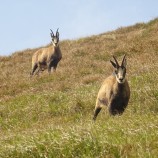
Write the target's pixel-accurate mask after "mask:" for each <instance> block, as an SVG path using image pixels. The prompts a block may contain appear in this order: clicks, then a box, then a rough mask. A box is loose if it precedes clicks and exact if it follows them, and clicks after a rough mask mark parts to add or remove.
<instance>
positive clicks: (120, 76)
mask: <svg viewBox="0 0 158 158" xmlns="http://www.w3.org/2000/svg"><path fill="white" fill-rule="evenodd" d="M113 58H114V60H115V62H113V61H111V60H110V62H111V64H112V65H113V67H114V68H115V72H114V73H115V75H116V80H117V81H118V83H120V84H122V83H124V82H125V76H126V64H127V62H126V55H124V57H123V59H122V63H121V65H119V63H118V61H117V60H116V58H115V57H114V56H113Z"/></svg>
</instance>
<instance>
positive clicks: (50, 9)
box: [0, 0, 158, 56]
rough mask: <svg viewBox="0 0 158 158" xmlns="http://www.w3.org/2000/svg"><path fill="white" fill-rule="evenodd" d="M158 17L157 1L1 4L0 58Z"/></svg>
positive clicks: (12, 0)
mask: <svg viewBox="0 0 158 158" xmlns="http://www.w3.org/2000/svg"><path fill="white" fill-rule="evenodd" d="M157 17H158V0H0V55H1V56H3V55H10V54H12V53H14V52H15V51H20V50H24V49H27V48H36V47H40V46H44V45H47V44H49V43H50V41H51V38H50V29H52V30H53V31H54V32H55V31H56V29H57V28H59V33H60V40H64V39H77V38H81V37H86V36H91V35H96V34H99V33H105V32H107V31H111V30H115V29H117V28H119V27H123V26H129V25H133V24H135V23H138V22H148V21H150V20H152V19H154V18H157Z"/></svg>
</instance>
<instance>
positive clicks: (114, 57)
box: [113, 56, 119, 67]
mask: <svg viewBox="0 0 158 158" xmlns="http://www.w3.org/2000/svg"><path fill="white" fill-rule="evenodd" d="M113 58H114V60H115V63H116V65H117V67H119V63H118V61H117V60H116V58H115V56H113Z"/></svg>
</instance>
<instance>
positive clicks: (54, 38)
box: [50, 29, 59, 47]
mask: <svg viewBox="0 0 158 158" xmlns="http://www.w3.org/2000/svg"><path fill="white" fill-rule="evenodd" d="M50 31H51V33H50V36H51V38H52V44H53V46H54V47H57V46H58V43H59V32H58V29H57V31H56V35H54V33H53V31H52V30H51V29H50Z"/></svg>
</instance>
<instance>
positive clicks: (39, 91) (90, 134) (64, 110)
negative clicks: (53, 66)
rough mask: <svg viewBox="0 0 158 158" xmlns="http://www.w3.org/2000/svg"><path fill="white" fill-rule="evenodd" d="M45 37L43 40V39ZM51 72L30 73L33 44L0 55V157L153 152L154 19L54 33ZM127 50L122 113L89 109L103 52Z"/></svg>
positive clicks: (157, 28) (157, 138) (157, 99)
mask: <svg viewBox="0 0 158 158" xmlns="http://www.w3.org/2000/svg"><path fill="white" fill-rule="evenodd" d="M49 46H50V45H47V46H46V47H49ZM60 47H61V50H62V53H63V59H62V60H61V62H60V63H59V66H58V68H57V72H56V73H52V74H51V75H50V76H49V75H48V73H47V72H46V71H45V72H43V73H42V74H40V76H35V77H34V78H32V79H30V78H29V73H30V71H31V56H32V54H33V53H34V52H35V51H36V50H38V49H40V48H37V49H27V50H24V51H21V52H15V53H13V54H12V55H11V56H9V57H0V74H1V75H0V142H1V143H0V157H5V158H7V157H8V158H11V157H27V158H29V157H30V158H32V157H82V158H84V157H85V158H87V157H90V158H92V157H104V158H105V157H156V155H158V150H157V146H158V73H157V70H158V62H157V61H158V19H154V20H152V21H150V22H149V23H146V24H144V23H141V24H136V25H134V26H130V27H126V28H119V29H117V30H115V31H112V32H107V33H103V34H100V35H96V36H91V37H87V38H82V39H77V40H72V41H71V40H65V41H61V43H60ZM125 53H126V54H127V64H128V67H127V78H128V80H129V84H130V87H131V98H130V102H129V105H128V107H127V109H126V111H125V112H124V114H123V115H122V116H116V117H110V116H109V114H108V113H107V110H106V108H105V109H103V110H102V111H101V113H100V114H99V116H98V118H97V121H96V122H95V123H93V122H92V115H93V110H94V106H95V100H96V96H97V93H98V90H99V88H100V86H101V83H102V82H103V80H104V79H105V78H106V77H107V76H108V75H110V74H111V73H112V71H113V69H112V66H111V65H110V62H109V60H110V59H111V57H112V55H115V56H116V57H117V58H118V60H120V59H121V58H122V56H123V54H125Z"/></svg>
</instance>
